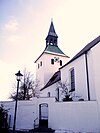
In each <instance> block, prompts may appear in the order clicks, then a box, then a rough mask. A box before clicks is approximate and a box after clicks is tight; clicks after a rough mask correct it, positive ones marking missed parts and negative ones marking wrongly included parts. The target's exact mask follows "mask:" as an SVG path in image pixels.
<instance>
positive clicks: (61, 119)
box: [49, 101, 100, 133]
mask: <svg viewBox="0 0 100 133" xmlns="http://www.w3.org/2000/svg"><path fill="white" fill-rule="evenodd" d="M49 108H50V110H49V111H50V112H49V127H50V128H52V129H67V130H72V131H74V132H91V133H100V130H99V120H98V109H97V103H96V101H92V102H91V101H89V102H88V101H86V102H63V103H62V102H56V103H51V104H50V105H49Z"/></svg>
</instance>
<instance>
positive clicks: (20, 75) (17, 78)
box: [13, 71, 23, 133]
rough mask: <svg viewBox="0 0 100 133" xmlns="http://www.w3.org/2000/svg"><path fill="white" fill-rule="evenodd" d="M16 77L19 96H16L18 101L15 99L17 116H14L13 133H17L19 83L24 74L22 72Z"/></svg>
mask: <svg viewBox="0 0 100 133" xmlns="http://www.w3.org/2000/svg"><path fill="white" fill-rule="evenodd" d="M15 75H16V80H17V94H16V99H15V114H14V124H13V133H15V127H16V114H17V99H18V89H19V81H21V78H22V76H23V75H22V74H21V73H20V71H18V73H16V74H15Z"/></svg>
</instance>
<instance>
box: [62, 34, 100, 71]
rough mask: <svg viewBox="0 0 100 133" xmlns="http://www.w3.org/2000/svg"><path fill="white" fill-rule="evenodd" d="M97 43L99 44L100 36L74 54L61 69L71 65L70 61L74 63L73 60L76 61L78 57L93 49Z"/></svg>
mask: <svg viewBox="0 0 100 133" xmlns="http://www.w3.org/2000/svg"><path fill="white" fill-rule="evenodd" d="M99 42H100V36H98V37H97V38H96V39H94V40H93V41H92V42H90V43H89V44H87V45H86V46H85V47H84V48H83V49H82V50H81V51H80V52H79V53H78V54H76V55H75V56H74V57H73V58H72V59H71V60H70V61H69V62H68V63H66V64H65V65H64V66H62V67H61V68H63V67H65V66H66V65H68V64H69V63H71V62H72V61H74V60H75V59H77V58H78V57H80V56H81V55H83V54H85V53H86V52H87V51H89V50H90V49H91V48H92V47H94V46H95V45H96V44H97V43H99ZM61 68H60V69H61Z"/></svg>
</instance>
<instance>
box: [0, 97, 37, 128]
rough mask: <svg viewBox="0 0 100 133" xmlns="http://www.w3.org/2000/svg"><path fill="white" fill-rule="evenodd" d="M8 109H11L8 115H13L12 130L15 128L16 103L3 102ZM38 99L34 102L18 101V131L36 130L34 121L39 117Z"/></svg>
mask: <svg viewBox="0 0 100 133" xmlns="http://www.w3.org/2000/svg"><path fill="white" fill-rule="evenodd" d="M2 104H3V105H4V107H5V108H6V109H10V110H9V112H8V114H10V115H11V123H10V128H11V129H12V128H13V122H14V120H13V119H14V110H15V102H13V101H12V102H2ZM37 115H38V113H37V98H34V99H33V100H32V101H18V106H17V117H16V129H17V130H19V129H20V130H25V129H33V128H34V119H35V118H36V117H38V116H37Z"/></svg>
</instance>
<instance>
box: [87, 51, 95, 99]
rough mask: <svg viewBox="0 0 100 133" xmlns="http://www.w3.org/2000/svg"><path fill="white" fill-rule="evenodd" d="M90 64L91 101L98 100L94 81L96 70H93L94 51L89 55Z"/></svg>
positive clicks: (89, 52)
mask: <svg viewBox="0 0 100 133" xmlns="http://www.w3.org/2000/svg"><path fill="white" fill-rule="evenodd" d="M87 62H88V74H89V90H90V100H96V93H95V81H94V77H95V74H94V69H93V62H94V60H93V50H89V51H88V53H87Z"/></svg>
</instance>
